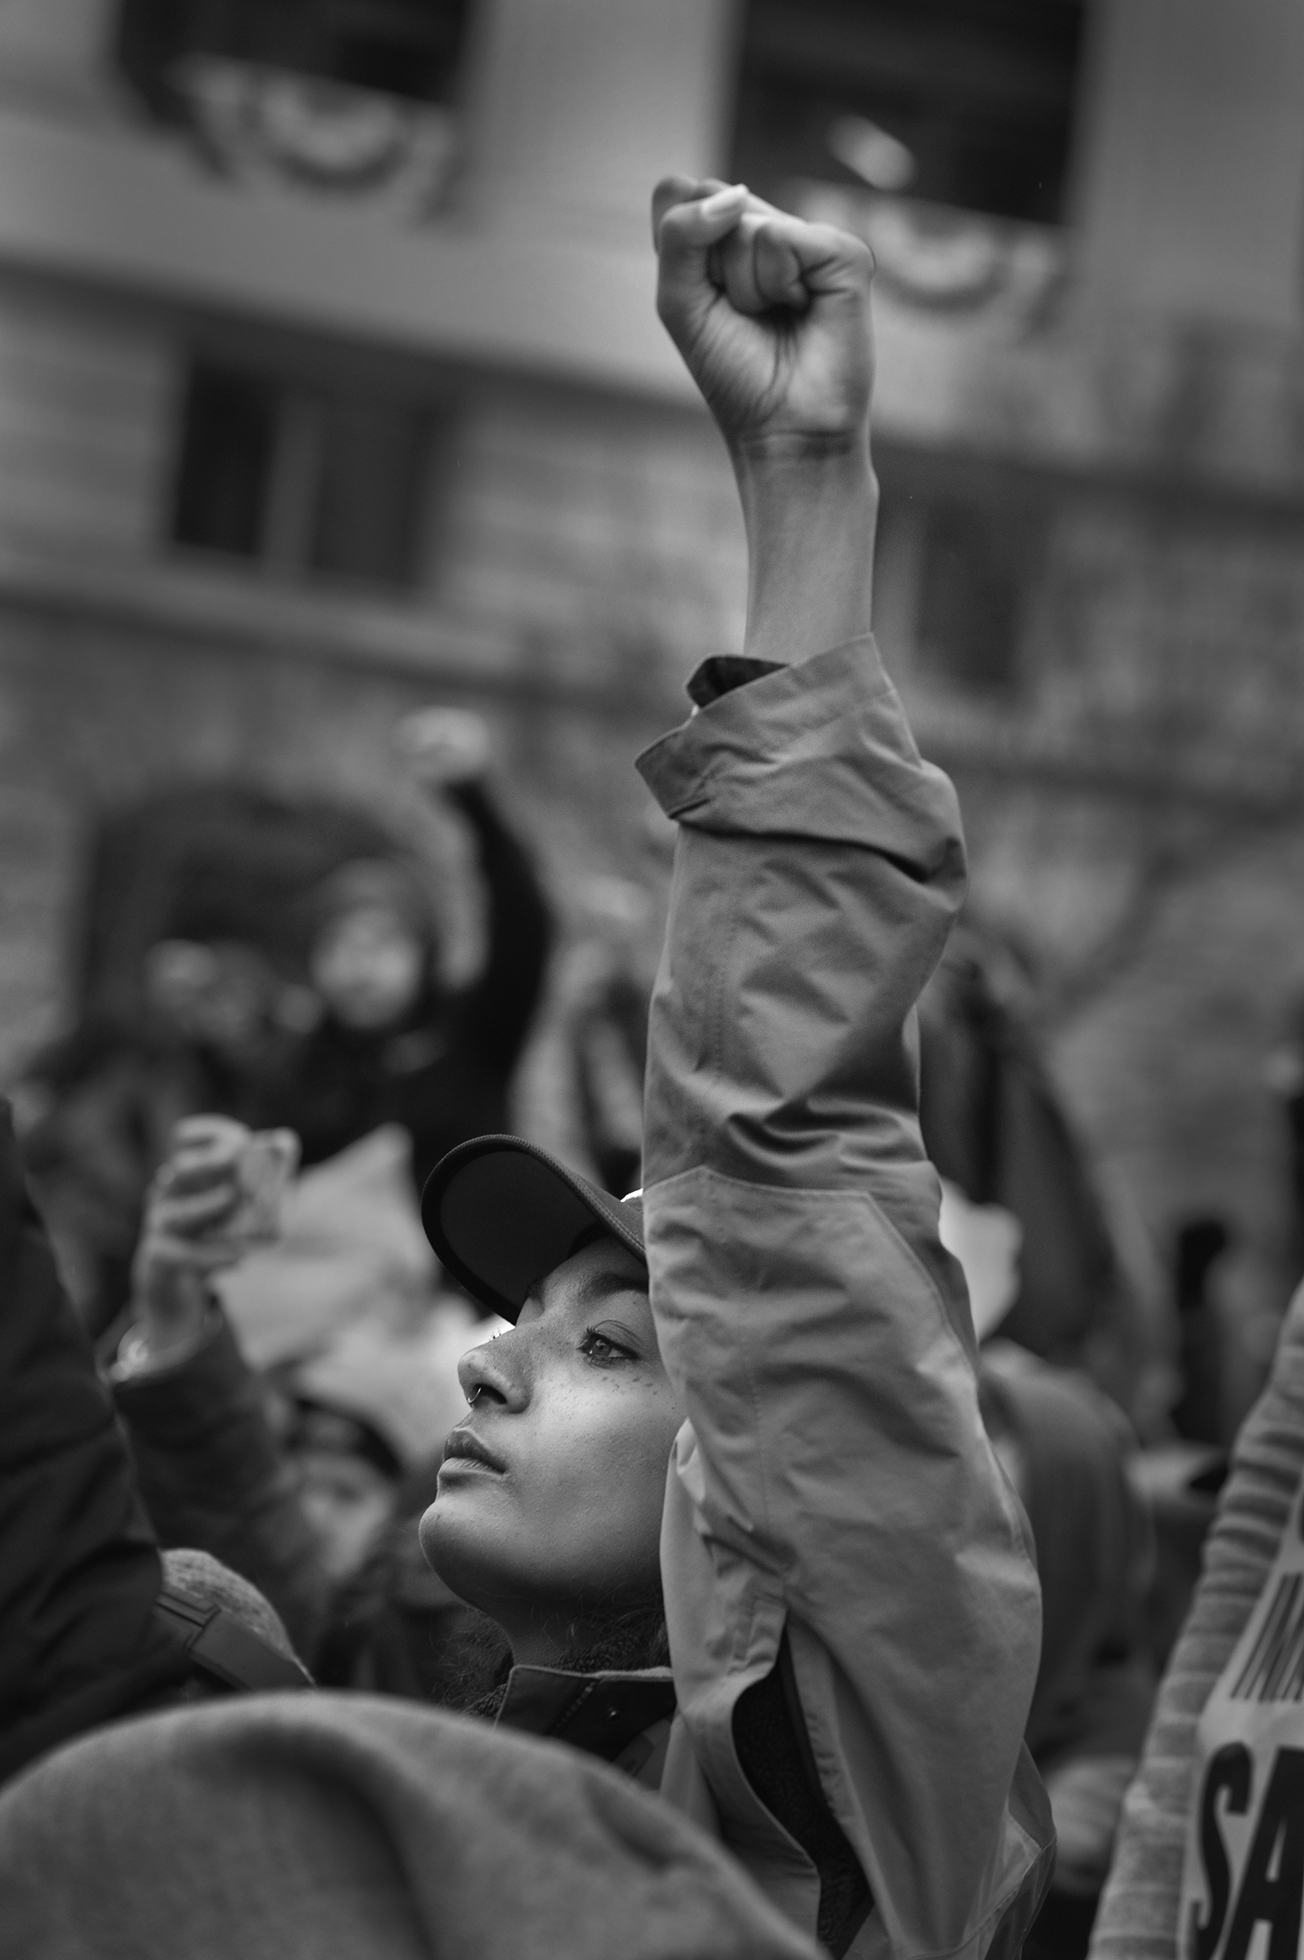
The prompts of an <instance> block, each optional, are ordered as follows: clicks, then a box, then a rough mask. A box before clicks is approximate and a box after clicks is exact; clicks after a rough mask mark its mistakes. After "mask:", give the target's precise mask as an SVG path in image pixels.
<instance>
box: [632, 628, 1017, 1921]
mask: <svg viewBox="0 0 1304 1960" xmlns="http://www.w3.org/2000/svg"><path fill="white" fill-rule="evenodd" d="M697 698H701V696H700V694H699V696H698V697H697ZM640 768H641V770H642V773H643V774H644V776H645V778H646V780H647V782H648V784H649V787H650V788H651V789H652V791H653V793H654V794H655V795H656V796H657V798H658V800H659V801H660V803H661V805H662V808H663V809H664V810H665V811H666V813H667V815H669V816H671V817H672V818H674V819H676V820H677V822H678V825H679V839H678V844H677V852H676V860H675V871H674V882H673V889H672V896H671V907H670V920H669V925H668V930H667V938H666V946H665V952H664V956H663V961H662V966H661V970H660V974H659V977H658V981H657V986H656V991H655V994H654V999H653V1009H652V1028H651V1039H650V1050H649V1064H648V1081H647V1114H646V1144H645V1149H646V1156H645V1166H646V1186H645V1197H644V1204H645V1215H646V1218H647V1229H648V1251H649V1264H650V1269H651V1291H652V1306H653V1312H654V1314H655V1317H656V1322H657V1329H658V1337H659V1340H660V1344H661V1350H662V1354H663V1356H664V1358H665V1362H666V1366H667V1368H668V1370H669V1372H670V1375H671V1377H672V1379H673V1381H674V1383H675V1386H676V1388H677V1390H678V1391H679V1393H680V1395H681V1397H682V1400H683V1404H684V1406H685V1408H686V1411H687V1417H688V1420H687V1421H686V1423H685V1425H684V1427H683V1429H682V1431H681V1433H680V1435H679V1438H678V1441H677V1445H676V1451H675V1456H674V1460H673V1462H672V1465H671V1470H670V1476H669V1480H668V1486H667V1499H666V1511H665V1522H664V1531H663V1540H662V1564H663V1578H664V1584H665V1591H666V1601H667V1615H668V1620H669V1626H670V1643H671V1652H672V1656H673V1662H674V1667H675V1674H676V1682H677V1686H678V1690H679V1706H680V1711H681V1716H682V1718H683V1725H684V1727H685V1729H686V1730H687V1733H688V1736H689V1737H690V1739H691V1749H692V1755H693V1757H694V1759H695V1762H696V1765H697V1767H698V1769H699V1770H700V1772H701V1773H702V1774H703V1775H704V1777H705V1780H706V1783H707V1785H708V1786H709V1790H710V1793H711V1796H712V1797H713V1799H714V1802H715V1805H716V1807H717V1809H718V1812H719V1815H720V1819H721V1824H722V1828H723V1831H724V1835H725V1837H726V1839H727V1840H728V1841H729V1842H730V1843H731V1844H732V1846H733V1848H734V1849H735V1851H736V1852H737V1853H738V1854H739V1855H740V1856H741V1857H742V1858H743V1861H744V1862H745V1863H746V1864H747V1865H748V1866H749V1868H750V1869H751V1870H752V1872H753V1874H754V1876H756V1877H757V1878H758V1879H759V1880H760V1882H761V1884H762V1885H763V1887H764V1888H765V1889H766V1890H767V1891H768V1892H769V1893H770V1895H771V1896H772V1897H773V1898H774V1899H775V1900H776V1903H780V1904H782V1905H783V1906H784V1907H785V1909H786V1910H788V1911H789V1912H790V1913H791V1914H792V1915H793V1916H795V1917H796V1918H797V1919H798V1922H799V1923H805V1924H808V1925H810V1926H811V1927H812V1928H813V1927H814V1925H815V1923H816V1921H815V1905H816V1899H815V1897H814V1896H813V1890H814V1889H816V1888H813V1882H812V1872H811V1867H810V1863H809V1861H807V1860H803V1859H802V1858H801V1857H799V1856H798V1855H796V1847H795V1845H794V1843H793V1840H792V1839H791V1838H790V1837H789V1836H788V1835H787V1834H786V1833H784V1832H782V1831H778V1830H776V1827H775V1820H774V1818H773V1817H772V1816H771V1815H770V1814H769V1813H768V1812H767V1811H766V1809H765V1807H764V1805H762V1804H761V1803H760V1801H759V1798H758V1797H757V1794H756V1792H755V1790H754V1788H753V1787H752V1785H751V1784H750V1783H749V1781H748V1779H747V1777H746V1776H745V1774H744V1773H743V1771H742V1768H741V1765H740V1763H739V1760H738V1754H737V1749H736V1746H735V1738H734V1724H733V1711H734V1708H735V1705H736V1703H737V1702H738V1700H739V1697H740V1696H741V1695H742V1693H743V1692H744V1690H746V1689H747V1688H748V1687H750V1686H752V1685H754V1684H756V1683H758V1682H760V1681H762V1680H763V1679H765V1678H766V1677H768V1676H769V1675H770V1673H771V1672H772V1670H773V1669H774V1667H775V1664H776V1658H777V1657H778V1656H779V1655H780V1652H781V1648H783V1647H785V1646H786V1649H787V1652H788V1654H789V1655H790V1660H791V1670H792V1675H793V1677H794V1679H795V1685H796V1690H797V1694H798V1697H799V1704H800V1710H801V1714H802V1716H803V1718H804V1724H805V1730H806V1735H807V1737H808V1738H809V1743H810V1750H811V1754H812V1756H813V1760H814V1763H815V1766H816V1769H817V1772H818V1776H819V1781H820V1785H821V1788H822V1792H823V1795H824V1798H825V1800H826V1802H827V1804H828V1806H829V1808H830V1810H831V1812H832V1814H833V1816H834V1817H835V1818H836V1820H837V1822H838V1824H839V1826H840V1828H841V1830H842V1832H843V1834H844V1835H845V1837H846V1839H847V1840H848V1842H849V1843H850V1844H851V1845H852V1847H853V1848H854V1850H855V1854H856V1857H857V1858H858V1860H859V1861H860V1864H861V1866H862V1869H863V1871H864V1874H865V1877H866V1878H867V1880H868V1883H869V1887H870V1890H871V1892H872V1895H873V1899H874V1902H875V1904H876V1906H877V1908H878V1913H877V1915H876V1920H875V1924H876V1927H877V1932H876V1934H875V1936H874V1937H875V1938H876V1939H877V1940H879V1941H880V1943H881V1944H880V1945H879V1947H878V1948H877V1949H874V1948H872V1947H865V1948H862V1945H861V1943H860V1942H859V1940H858V1941H857V1944H856V1946H855V1949H854V1950H855V1952H856V1953H857V1954H859V1953H860V1952H861V1951H862V1950H864V1951H870V1950H879V1951H890V1952H891V1953H893V1954H894V1955H897V1956H906V1955H913V1954H922V1953H931V1954H940V1953H946V1954H953V1953H955V1954H958V1953H965V1954H969V1953H973V1954H975V1955H976V1954H979V1953H981V1952H983V1951H984V1950H985V1949H986V1947H987V1946H988V1945H989V1943H990V1942H991V1940H992V1937H993V1933H994V1931H995V1928H996V1927H997V1925H998V1924H999V1922H1000V1921H1001V1918H1002V1915H1003V1914H1004V1913H1005V1912H1006V1910H1007V1908H1009V1907H1010V1906H1011V1905H1012V1903H1013V1902H1014V1901H1015V1900H1016V1898H1018V1897H1019V1896H1021V1895H1022V1893H1023V1892H1024V1891H1025V1889H1026V1885H1027V1882H1028V1880H1029V1877H1030V1874H1032V1873H1044V1871H1045V1869H1046V1866H1047V1864H1048V1862H1049V1853H1048V1850H1047V1838H1048V1831H1047V1829H1046V1826H1045V1809H1044V1799H1040V1796H1039V1793H1037V1795H1036V1796H1035V1797H1034V1799H1033V1801H1032V1805H1031V1809H1032V1813H1033V1815H1032V1819H1031V1828H1030V1827H1029V1825H1028V1823H1026V1822H1025V1823H1020V1822H1017V1821H1014V1820H1013V1819H1012V1817H1011V1814H1010V1795H1011V1788H1012V1784H1014V1783H1015V1781H1016V1778H1017V1777H1018V1776H1020V1775H1025V1774H1026V1770H1027V1764H1026V1757H1025V1756H1022V1755H1021V1736H1022V1732H1023V1726H1024V1721H1025V1719H1026V1716H1027V1712H1028V1706H1029V1701H1030V1697H1031V1693H1032V1687H1033V1681H1034V1677H1035V1675H1036V1671H1037V1657H1038V1649H1039V1642H1040V1604H1039V1595H1038V1588H1037V1581H1036V1576H1035V1572H1034V1569H1033V1563H1032V1558H1031V1556H1030V1543H1029V1538H1028V1534H1027V1528H1026V1523H1025V1521H1024V1519H1023V1516H1022V1512H1021V1510H1020V1508H1019V1506H1018V1503H1017V1500H1016V1499H1015V1498H1014V1496H1013V1493H1012V1492H1011V1490H1010V1488H1009V1485H1008V1484H1007V1482H1006V1481H1005V1478H1004V1476H1003V1474H1002V1472H1001V1471H1000V1469H999V1467H998V1465H997V1463H996V1461H995V1458H994V1455H993V1452H992V1450H991V1447H990V1444H989V1443H988V1441H987V1437H986V1434H985V1431H984V1429H983V1425H982V1421H981V1418H980V1415H979V1410H978V1395H977V1380H976V1353H975V1346H974V1338H973V1332H972V1328H971V1325H970V1320H969V1314H968V1307H967V1301H966V1298H965V1293H964V1283H963V1279H962V1277H961V1275H960V1272H959V1269H958V1267H957V1266H956V1265H955V1264H954V1262H952V1261H951V1260H950V1259H949V1257H948V1256H947V1255H946V1253H945V1252H944V1251H943V1250H942V1247H941V1245H940V1242H939V1240H938V1236H937V1221H938V1209H939V1201H940V1191H939V1186H938V1181H937V1178H936V1176H935V1174H934V1172H933V1170H932V1168H931V1166H930V1165H929V1163H928V1162H927V1160H926V1158H925V1155H924V1151H923V1146H922V1143H921V1140H920V1133H919V1125H918V1117H917V1093H918V1082H917V1076H918V1066H917V1039H916V1030H915V1016H914V1003H915V1000H916V998H917V996H918V994H919V991H920V989H921V988H922V986H923V984H924V981H925V980H926V979H927V977H928V975H929V973H930V971H931V970H932V968H933V966H934V964H935V963H936V961H937V959H938V957H939V955H940V953H941V950H942V947H943V945H944V943H945V939H946V935H947V932H948V929H949V926H950V922H951V919H952V917H953V915H954V913H955V910H956V908H957V906H958V904H959V902H960V899H961V897H962V895H963V890H964V852H963V844H962V840H961V834H960V827H959V819H958V813H957V809H956V805H955V799H954V794H953V792H952V790H951V787H950V785H949V783H948V782H947V781H946V779H945V778H944V777H943V776H941V775H940V774H939V773H938V772H937V771H936V770H934V769H932V768H930V767H929V766H928V765H926V764H925V763H923V762H921V760H920V758H919V755H918V753H917V751H916V749H915V747H914V744H913V742H912V740H911V737H910V734H909V730H908V728H907V727H906V724H905V721H904V718H903V716H902V713H901V709H900V706H899V704H898V702H897V699H896V696H895V694H894V693H893V691H892V689H891V687H890V685H889V684H888V682H887V680H886V678H885V676H884V674H883V672H882V669H881V666H880V664H879V659H878V654H877V651H876V649H875V647H874V645H873V642H872V641H858V642H854V643H852V644H850V645H848V646H845V647H842V648H837V649H834V650H833V651H832V652H829V653H826V654H822V655H820V656H819V657H818V658H817V659H814V660H811V661H809V662H807V663H805V664H804V665H801V666H796V667H791V668H783V669H780V670H778V671H772V672H769V673H765V674H763V675H762V676H761V677H759V678H757V679H754V680H751V681H750V682H749V683H748V684H746V685H743V686H741V687H737V688H735V689H734V690H733V691H731V692H728V693H725V694H723V695H722V696H721V698H718V699H716V700H714V701H711V702H709V705H707V706H705V707H704V708H703V709H702V710H701V712H699V713H698V714H697V715H696V716H695V717H694V718H693V719H691V720H690V721H689V722H688V723H687V724H685V725H684V726H683V727H682V728H681V729H679V730H678V731H677V732H676V733H674V734H672V735H670V736H668V737H667V738H665V739H664V740H663V741H662V742H661V743H659V744H658V745H657V746H656V747H654V748H653V749H652V750H651V751H649V752H648V754H647V755H646V756H645V757H643V758H642V760H641V762H640ZM785 1636H786V1641H785ZM1033 1785H1034V1790H1035V1778H1034V1779H1033ZM667 1794H672V1795H673V1791H671V1790H668V1791H667ZM1038 1882H1040V1881H1038ZM882 1943H885V1944H882Z"/></svg>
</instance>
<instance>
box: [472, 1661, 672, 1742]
mask: <svg viewBox="0 0 1304 1960" xmlns="http://www.w3.org/2000/svg"><path fill="white" fill-rule="evenodd" d="M674 1712H675V1684H674V1677H673V1675H672V1674H671V1672H670V1669H669V1668H668V1667H647V1668H639V1669H637V1670H636V1671H631V1672H629V1673H621V1672H617V1671H614V1670H613V1671H612V1672H610V1673H602V1674H573V1673H571V1672H569V1671H568V1670H567V1669H565V1668H560V1667H514V1668H513V1669H512V1671H511V1673H510V1674H509V1675H508V1677H507V1694H506V1697H505V1698H504V1701H503V1705H502V1708H501V1710H500V1711H499V1715H498V1721H499V1723H500V1725H501V1726H502V1727H503V1728H509V1729H519V1730H520V1731H521V1732H522V1733H523V1734H525V1735H543V1736H552V1737H553V1738H555V1739H556V1740H557V1741H559V1742H568V1743H569V1744H570V1745H571V1747H572V1748H573V1749H582V1750H583V1751H584V1752H585V1754H586V1755H590V1756H600V1757H601V1758H602V1760H603V1761H604V1762H608V1763H610V1762H614V1761H615V1759H616V1757H617V1756H619V1755H620V1754H621V1752H622V1751H623V1750H624V1749H625V1748H626V1747H627V1745H628V1744H629V1743H630V1742H632V1741H633V1740H634V1737H635V1736H637V1735H641V1734H642V1733H643V1732H644V1730H645V1729H650V1728H651V1727H652V1726H653V1724H654V1723H656V1722H662V1721H668V1720H669V1719H670V1717H671V1716H672V1715H673V1714H674Z"/></svg>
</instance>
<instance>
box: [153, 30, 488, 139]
mask: <svg viewBox="0 0 1304 1960" xmlns="http://www.w3.org/2000/svg"><path fill="white" fill-rule="evenodd" d="M467 12H468V0H123V5H122V8H121V12H120V15H119V31H118V60H119V64H120V66H121V67H122V69H123V71H124V73H125V74H126V76H127V78H128V80H129V81H130V82H131V83H132V85H133V87H134V88H135V89H136V91H137V93H138V94H139V95H140V97H141V98H142V100H143V101H144V102H145V103H146V104H147V105H148V106H149V107H150V108H151V109H152V110H153V111H154V113H155V114H156V115H158V116H160V117H162V118H163V119H164V120H167V121H172V122H183V121H185V120H187V119H188V115H189V109H188V105H187V102H186V98H185V94H184V92H183V90H182V89H181V88H180V87H179V86H178V79H177V77H178V70H179V68H180V65H181V64H182V63H183V61H184V60H185V58H186V57H187V56H193V55H211V56H216V57H219V58H221V59H224V60H227V61H234V62H249V63H256V64H259V65H261V66H265V67H268V68H276V69H285V70H288V71H290V72H292V73H294V74H298V75H304V76H315V77H317V78H319V79H321V80H324V81H332V82H342V83H346V84H349V85H350V86H352V87H354V88H359V89H369V90H373V91H376V92H377V93H380V94H384V95H391V96H399V97H406V98H409V99H411V100H414V101H417V102H427V103H447V102H450V101H451V100H452V98H453V94H454V91H455V88H456V82H457V74H458V65H459V62H460V59H461V54H462V46H463V41H464V37H465V30H466V17H467Z"/></svg>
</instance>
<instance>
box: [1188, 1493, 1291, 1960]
mask: <svg viewBox="0 0 1304 1960" xmlns="http://www.w3.org/2000/svg"><path fill="white" fill-rule="evenodd" d="M1302 1899H1304V1486H1301V1490H1300V1491H1297V1492H1296V1494H1295V1498H1294V1501H1293V1503H1292V1505H1291V1511H1290V1518H1289V1520H1288V1522H1287V1525H1286V1529H1285V1531H1284V1533H1283V1534H1282V1542H1281V1546H1280V1549H1279V1550H1278V1553H1277V1558H1276V1562H1275V1564H1274V1565H1273V1568H1272V1571H1271V1572H1270V1573H1269V1575H1268V1580H1267V1583H1266V1585H1265V1586H1264V1588H1263V1592H1262V1594H1261V1595H1260V1598H1259V1602H1258V1604H1257V1606H1256V1607H1255V1609H1254V1611H1253V1613H1252V1614H1251V1615H1250V1619H1249V1623H1248V1625H1247V1626H1246V1628H1245V1631H1244V1633H1243V1634H1242V1635H1241V1638H1240V1641H1239V1642H1238V1643H1237V1647H1236V1651H1235V1652H1234V1654H1233V1655H1232V1658H1231V1660H1230V1661H1229V1662H1228V1664H1227V1667H1226V1668H1225V1669H1224V1671H1223V1673H1222V1675H1221V1676H1220V1678H1219V1680H1218V1682H1217V1684H1216V1686H1215V1688H1214V1690H1213V1693H1212V1694H1211V1695H1210V1697H1209V1701H1208V1704H1207V1706H1206V1708H1205V1711H1204V1714H1203V1716H1202V1717H1201V1720H1200V1726H1199V1731H1198V1747H1197V1774H1196V1780H1195V1784H1194V1802H1193V1805H1192V1809H1191V1815H1190V1819H1189V1821H1188V1824H1187V1838H1186V1858H1185V1863H1184V1866H1183V1871H1182V1904H1181V1918H1180V1921H1179V1940H1178V1950H1179V1954H1180V1960H1300V1956H1301V1946H1300V1914H1301V1901H1302Z"/></svg>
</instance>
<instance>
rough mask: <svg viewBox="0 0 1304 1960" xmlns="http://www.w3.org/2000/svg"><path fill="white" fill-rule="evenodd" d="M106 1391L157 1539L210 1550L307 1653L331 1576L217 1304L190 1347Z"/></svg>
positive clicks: (315, 1634) (317, 1635) (313, 1644)
mask: <svg viewBox="0 0 1304 1960" xmlns="http://www.w3.org/2000/svg"><path fill="white" fill-rule="evenodd" d="M113 1397H114V1401H115V1403H116V1405H117V1410H118V1414H119V1415H120V1416H121V1418H122V1421H123V1423H124V1425H125V1427H126V1430H127V1433H128V1435H129V1437H130V1439H131V1447H132V1453H133V1455H134V1456H135V1459H136V1467H137V1472H138V1474H139V1477H140V1485H141V1492H142V1495H143V1496H144V1499H145V1503H146V1505H147V1506H148V1509H149V1514H150V1516H151V1518H152V1519H153V1521H154V1524H155V1527H156V1529H157V1531H158V1534H159V1537H160V1539H161V1540H162V1542H163V1544H165V1545H191V1546H194V1547H195V1548H196V1549H197V1550H199V1551H204V1552H209V1553H210V1554H211V1555H212V1556H213V1557H214V1558H216V1559H220V1560H221V1561H222V1563H223V1564H224V1565H229V1566H230V1567H231V1570H232V1571H233V1572H238V1573H240V1574H241V1576H242V1577H243V1578H245V1579H248V1580H249V1581H250V1583H251V1584H253V1585H255V1586H257V1587H258V1589H259V1591H260V1592H261V1593H262V1594H263V1595H264V1597H265V1598H267V1599H268V1600H269V1601H270V1602H271V1604H272V1605H273V1606H274V1607H275V1608H276V1611H277V1612H278V1613H279V1614H280V1616H281V1618H282V1620H283V1621H284V1622H285V1628H286V1631H287V1632H288V1634H289V1636H290V1639H291V1640H292V1641H293V1643H294V1646H295V1648H296V1650H297V1651H298V1652H299V1653H301V1654H303V1655H305V1656H308V1657H311V1655H312V1654H313V1652H314V1649H315V1647H316V1644H317V1641H318V1640H319V1638H320V1637H321V1633H322V1630H323V1626H324V1623H325V1618H326V1611H327V1605H328V1601H329V1592H330V1587H329V1581H328V1579H327V1577H326V1573H325V1571H324V1569H323V1567H322V1564H321V1560H320V1558H319V1556H318V1553H317V1549H316V1544H315V1541H314V1539H313V1535H312V1531H311V1528H310V1526H309V1524H308V1520H307V1518H306V1517H305V1515H304V1512H303V1508H302V1506H301V1505H300V1503H299V1498H298V1494H297V1492H296V1490H295V1487H294V1482H293V1479H292V1477H291V1475H290V1471H289V1469H288V1467H287V1465H286V1463H285V1460H284V1457H283V1456H282V1453H281V1450H280V1447H279V1445H278V1443H277V1440H276V1438H275V1436H274V1435H273V1434H272V1431H271V1428H270V1425H269V1423H268V1421H267V1416H266V1412H265V1410H264V1407H263V1401H262V1393H261V1390H260V1388H259V1385H258V1382H257V1380H256V1379H255V1377H254V1375H253V1373H252V1371H251V1370H250V1368H249V1366H248V1363H247V1362H246V1361H245V1359H244V1357H243V1355H242V1354H241V1353H240V1349H239V1347H238V1345H237V1343H236V1339H235V1336H234V1334H233V1333H232V1331H231V1328H230V1325H229V1323H228V1322H227V1321H226V1319H225V1317H224V1316H223V1314H222V1313H221V1310H220V1309H219V1308H217V1307H214V1308H213V1309H212V1310H211V1313H210V1318H209V1322H208V1326H207V1328H206V1331H205V1337H204V1338H203V1339H202V1340H201V1342H200V1343H199V1345H198V1346H197V1347H196V1348H195V1349H194V1350H193V1351H191V1352H190V1353H188V1354H187V1355H185V1357H184V1358H182V1359H180V1360H178V1361H177V1362H176V1364H175V1365H174V1366H171V1367H164V1368H159V1369H156V1370H151V1371H149V1372H147V1373H142V1374H137V1375H128V1376H125V1377H123V1378H119V1379H116V1380H115V1381H114V1384H113Z"/></svg>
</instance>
